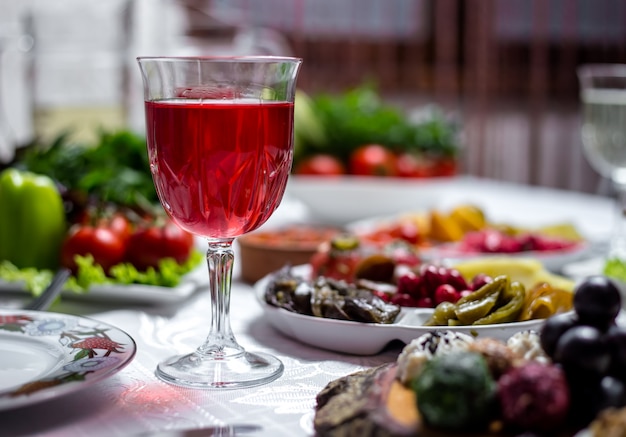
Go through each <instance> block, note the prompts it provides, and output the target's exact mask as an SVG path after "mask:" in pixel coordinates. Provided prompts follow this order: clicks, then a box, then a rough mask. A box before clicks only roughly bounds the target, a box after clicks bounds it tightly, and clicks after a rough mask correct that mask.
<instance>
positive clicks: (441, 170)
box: [433, 158, 458, 176]
mask: <svg viewBox="0 0 626 437" xmlns="http://www.w3.org/2000/svg"><path fill="white" fill-rule="evenodd" d="M457 172H458V168H457V161H456V159H454V158H439V159H437V160H436V161H435V164H434V169H433V174H434V175H435V176H454V175H456V174H457Z"/></svg>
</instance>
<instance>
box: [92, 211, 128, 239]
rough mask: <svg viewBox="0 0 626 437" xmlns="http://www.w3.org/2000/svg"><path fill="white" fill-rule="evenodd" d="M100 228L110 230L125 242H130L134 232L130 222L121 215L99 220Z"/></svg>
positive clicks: (117, 214)
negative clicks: (129, 239)
mask: <svg viewBox="0 0 626 437" xmlns="http://www.w3.org/2000/svg"><path fill="white" fill-rule="evenodd" d="M98 227H104V228H108V229H110V230H111V231H113V232H114V233H115V234H116V235H118V236H119V237H120V238H121V239H122V240H124V241H126V240H128V238H129V237H130V234H131V232H132V226H131V224H130V221H129V220H128V218H126V216H124V215H123V214H121V213H116V214H113V215H112V216H110V217H103V218H101V219H99V220H98Z"/></svg>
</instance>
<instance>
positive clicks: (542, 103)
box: [0, 0, 626, 194]
mask: <svg viewBox="0 0 626 437" xmlns="http://www.w3.org/2000/svg"><path fill="white" fill-rule="evenodd" d="M191 54H201V55H224V54H275V55H294V56H299V57H302V58H303V59H304V64H303V67H302V72H301V75H300V78H299V82H298V85H299V88H300V89H302V90H304V91H306V92H307V93H309V94H315V93H319V92H325V93H341V92H344V91H345V90H348V89H351V88H354V87H358V86H360V85H361V84H363V83H365V82H370V83H375V84H376V86H377V88H378V90H379V92H380V93H381V95H382V97H383V98H384V99H385V101H386V102H389V103H390V104H393V105H396V106H397V107H399V108H402V110H405V111H407V112H411V111H416V110H419V109H420V108H422V107H424V106H428V105H433V104H434V105H438V106H440V107H441V108H443V109H444V110H445V111H446V113H448V114H450V116H452V117H456V118H457V119H458V121H459V124H460V126H461V139H460V144H461V155H460V161H459V167H460V172H461V173H464V174H470V175H476V176H481V177H488V178H495V179H499V180H505V181H511V182H519V183H525V184H531V185H542V186H549V187H554V188H564V189H570V190H575V191H582V192H591V193H601V194H609V186H610V184H608V183H607V182H605V181H604V180H602V179H601V178H600V177H599V176H598V175H597V174H596V172H594V171H593V170H592V169H591V168H590V167H589V165H588V164H587V162H586V161H585V159H584V157H583V155H582V146H581V139H580V104H579V100H578V81H577V77H576V67H577V66H578V65H580V64H584V63H626V1H624V0H228V1H227V0H106V1H102V0H55V1H50V0H22V1H14V0H0V160H5V161H6V160H10V159H11V156H12V155H13V153H14V150H15V149H16V148H19V147H21V146H22V145H24V144H27V143H29V142H31V141H32V140H33V138H48V139H51V138H54V135H55V134H58V131H59V129H60V128H61V127H62V126H63V123H65V122H66V121H67V120H73V123H75V124H76V125H77V126H80V130H79V131H78V132H76V135H78V136H83V137H84V138H88V137H89V135H93V133H94V131H95V130H96V129H97V128H98V127H104V128H110V129H117V128H120V129H121V128H129V129H132V130H134V131H137V132H142V131H143V129H144V128H143V99H142V92H141V78H140V76H139V69H138V67H137V65H136V62H135V57H136V56H139V55H191Z"/></svg>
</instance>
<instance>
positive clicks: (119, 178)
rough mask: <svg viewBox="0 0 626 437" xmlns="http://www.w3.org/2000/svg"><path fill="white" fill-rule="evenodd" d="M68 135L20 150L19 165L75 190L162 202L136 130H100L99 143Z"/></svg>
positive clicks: (110, 198) (118, 199)
mask: <svg viewBox="0 0 626 437" xmlns="http://www.w3.org/2000/svg"><path fill="white" fill-rule="evenodd" d="M69 138H70V136H69V135H67V134H63V135H61V136H59V137H58V138H57V139H56V140H55V141H53V142H52V143H51V144H42V143H37V142H36V143H33V144H31V145H29V146H27V147H25V148H24V149H23V150H20V152H19V154H18V155H17V157H16V159H15V162H14V163H13V166H15V167H18V168H24V169H27V170H30V171H32V172H34V173H39V174H45V175H48V176H50V177H52V178H53V179H55V180H56V181H57V182H58V183H59V184H60V185H61V186H63V187H64V188H65V189H67V190H71V191H73V192H80V193H84V194H85V195H86V196H88V197H92V198H96V199H98V201H101V202H110V203H115V204H118V205H124V206H129V207H135V206H145V205H149V204H156V203H158V198H157V196H156V190H155V189H154V185H153V182H152V175H151V174H150V164H149V162H148V156H147V151H146V141H145V138H144V137H142V136H140V135H138V134H135V133H133V132H130V131H116V132H105V131H102V132H100V136H99V140H98V142H97V143H96V144H82V143H75V142H72V141H71V140H70V139H69Z"/></svg>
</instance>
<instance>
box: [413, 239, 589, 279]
mask: <svg viewBox="0 0 626 437" xmlns="http://www.w3.org/2000/svg"><path fill="white" fill-rule="evenodd" d="M589 249H590V244H589V243H587V242H580V243H578V244H576V245H575V246H571V247H568V248H567V249H562V250H545V251H526V252H517V253H494V254H490V253H482V252H462V251H460V250H458V249H457V248H456V245H455V244H445V245H441V246H437V247H433V248H432V249H427V250H421V251H420V255H421V256H422V258H423V259H424V260H426V261H432V262H438V261H445V262H446V263H452V264H454V263H457V262H461V261H467V260H469V259H476V258H485V259H488V258H498V257H502V256H507V257H513V258H531V259H536V260H537V261H539V262H541V264H543V266H544V267H545V268H546V269H547V270H550V271H552V272H560V271H561V270H562V269H563V267H564V266H566V265H567V264H570V263H572V262H574V261H578V260H580V259H582V258H584V257H585V256H586V255H587V254H588V253H589Z"/></svg>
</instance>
